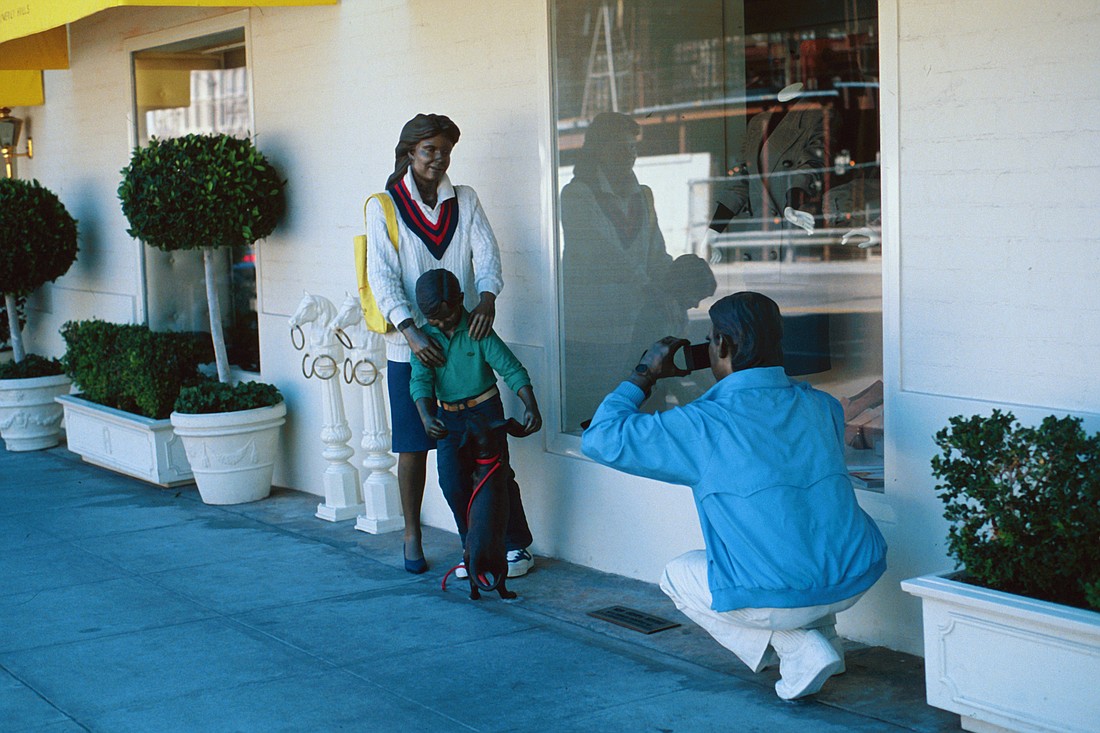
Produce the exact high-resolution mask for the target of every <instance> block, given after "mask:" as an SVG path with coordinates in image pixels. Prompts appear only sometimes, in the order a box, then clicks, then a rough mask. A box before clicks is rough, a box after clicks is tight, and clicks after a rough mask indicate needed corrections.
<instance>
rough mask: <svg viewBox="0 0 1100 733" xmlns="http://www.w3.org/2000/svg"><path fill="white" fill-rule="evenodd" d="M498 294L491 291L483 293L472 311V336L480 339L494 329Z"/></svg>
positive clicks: (475, 339)
mask: <svg viewBox="0 0 1100 733" xmlns="http://www.w3.org/2000/svg"><path fill="white" fill-rule="evenodd" d="M496 301H497V296H495V295H493V294H492V293H490V292H483V293H482V294H481V302H480V303H478V304H477V307H475V308H474V309H473V311H472V312H471V313H470V338H472V339H473V340H474V341H480V340H481V339H483V338H485V337H486V336H488V335H489V332H490V331H492V330H493V321H495V320H496V317H497V303H496Z"/></svg>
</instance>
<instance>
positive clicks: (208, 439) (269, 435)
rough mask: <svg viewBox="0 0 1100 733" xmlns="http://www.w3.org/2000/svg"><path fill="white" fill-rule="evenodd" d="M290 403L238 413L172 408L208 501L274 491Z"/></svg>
mask: <svg viewBox="0 0 1100 733" xmlns="http://www.w3.org/2000/svg"><path fill="white" fill-rule="evenodd" d="M285 417H286V403H285V402H280V403H279V404H277V405H273V406H271V407H260V408H257V409H255V410H241V411H239V412H217V413H212V414H209V415H189V414H183V413H179V412H173V413H172V416H171V420H172V427H174V428H175V430H176V435H178V436H179V437H180V438H181V439H182V440H183V445H184V448H185V449H186V450H187V458H188V460H190V462H191V469H192V470H193V471H194V473H195V483H196V484H198V487H199V495H200V496H201V497H202V500H203V501H204V502H206V503H207V504H243V503H245V502H249V501H257V500H258V499H263V498H264V497H266V496H267V495H268V494H270V493H271V474H272V473H273V472H274V470H275V457H276V455H277V451H278V447H279V428H280V427H281V426H282V425H283V423H284V422H286V420H285Z"/></svg>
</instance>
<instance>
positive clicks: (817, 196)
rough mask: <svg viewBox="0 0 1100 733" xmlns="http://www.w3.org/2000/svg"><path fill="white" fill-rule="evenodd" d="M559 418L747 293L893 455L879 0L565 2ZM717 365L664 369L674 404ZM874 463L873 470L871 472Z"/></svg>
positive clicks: (698, 332) (664, 397)
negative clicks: (888, 443) (778, 316)
mask: <svg viewBox="0 0 1100 733" xmlns="http://www.w3.org/2000/svg"><path fill="white" fill-rule="evenodd" d="M551 13H552V18H551V26H552V41H551V45H552V54H553V70H554V84H553V94H554V111H555V117H556V132H557V134H556V146H557V148H556V149H557V156H558V171H557V175H558V184H559V185H558V192H559V195H558V215H559V223H560V227H559V232H558V233H559V249H558V251H559V255H560V266H559V273H560V278H559V295H560V316H561V318H560V322H561V324H562V328H561V335H562V343H561V351H560V353H561V375H562V382H561V404H562V409H561V423H562V424H561V426H560V428H561V430H562V432H565V433H574V434H576V433H579V432H580V430H581V424H582V422H583V421H585V420H586V419H587V418H589V417H591V415H592V413H593V412H594V411H595V408H596V406H597V405H598V404H599V401H600V399H601V398H602V397H603V396H604V395H605V394H606V393H607V392H608V391H610V390H611V389H613V388H614V386H615V385H616V384H618V383H619V381H621V380H622V379H623V378H624V376H625V375H627V374H628V373H629V370H630V369H631V368H632V367H633V366H634V364H635V363H636V362H637V360H638V357H639V356H640V355H641V353H642V352H643V351H644V350H645V348H646V347H647V346H648V345H650V344H651V343H652V342H653V341H655V340H656V339H658V338H660V337H662V336H665V335H675V336H681V337H684V338H687V339H689V340H690V341H692V342H693V343H697V342H701V341H703V340H704V339H705V337H706V335H707V332H708V329H709V318H708V316H707V309H708V308H709V306H710V304H711V303H713V302H714V301H715V300H716V299H718V298H720V297H722V296H724V295H727V294H729V293H733V292H737V291H740V290H755V291H759V292H762V293H764V294H766V295H768V296H770V297H771V298H773V299H774V300H775V301H776V302H778V303H779V305H780V308H781V309H782V311H783V313H784V316H785V322H784V353H785V357H786V364H785V366H786V368H787V371H788V373H790V374H791V375H792V376H795V377H796V378H799V379H805V380H808V381H810V382H812V383H813V384H815V385H816V386H818V387H820V388H822V389H825V390H827V391H829V392H830V393H832V394H833V395H835V396H836V397H837V398H839V399H840V400H841V402H842V404H843V405H844V407H845V418H846V423H847V431H846V436H845V440H846V443H847V445H848V459H849V464H850V465H851V466H853V467H856V468H858V469H859V470H861V471H863V472H864V473H862V474H861V475H863V476H864V477H865V478H867V480H868V483H869V484H870V485H871V486H872V487H873V485H874V484H875V483H876V482H877V481H876V479H877V476H876V471H875V469H876V466H879V467H880V466H881V463H882V457H881V456H882V443H883V438H882V425H883V423H882V265H881V240H880V235H879V232H880V213H879V207H880V203H879V201H880V194H879V191H880V171H879V126H878V121H879V88H878V32H877V30H878V29H877V25H878V24H877V5H876V3H875V2H874V1H873V0H819V1H817V2H812V3H808V2H795V1H793V0H712V1H706V0H698V1H697V2H691V3H669V2H664V1H663V0H619V1H618V2H605V1H602V0H554V1H553V2H552V4H551ZM712 384H713V378H712V377H711V375H710V372H709V370H705V369H704V370H699V371H696V372H693V373H692V374H691V376H689V377H686V378H683V379H680V380H665V381H664V382H662V383H661V384H659V385H658V389H656V390H655V392H654V395H653V397H651V398H650V400H649V401H648V402H647V403H646V409H649V410H662V409H667V408H669V407H671V406H674V405H677V404H683V403H684V402H686V401H689V400H692V399H694V398H695V397H697V396H699V395H700V394H702V393H703V391H705V390H706V389H707V388H709V387H710V386H711V385H712ZM878 475H881V474H880V472H879V474H878Z"/></svg>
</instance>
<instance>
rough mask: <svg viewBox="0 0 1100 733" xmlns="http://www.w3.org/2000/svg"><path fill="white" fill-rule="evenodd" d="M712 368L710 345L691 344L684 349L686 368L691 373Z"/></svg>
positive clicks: (704, 343) (705, 343)
mask: <svg viewBox="0 0 1100 733" xmlns="http://www.w3.org/2000/svg"><path fill="white" fill-rule="evenodd" d="M708 367H710V344H709V343H708V342H706V341H704V342H703V343H701V344H691V345H689V346H685V347H684V368H685V369H687V370H688V371H689V372H694V371H697V370H699V369H706V368H708Z"/></svg>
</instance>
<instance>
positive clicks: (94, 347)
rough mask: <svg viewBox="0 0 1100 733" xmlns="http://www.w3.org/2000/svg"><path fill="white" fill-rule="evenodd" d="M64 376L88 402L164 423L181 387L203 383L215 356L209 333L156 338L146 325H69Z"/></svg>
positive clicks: (63, 331) (95, 322)
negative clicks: (202, 368)
mask: <svg viewBox="0 0 1100 733" xmlns="http://www.w3.org/2000/svg"><path fill="white" fill-rule="evenodd" d="M61 336H62V337H63V338H64V339H65V347H66V348H65V358H64V365H65V371H66V372H67V373H68V375H69V376H70V377H71V378H72V380H73V382H75V383H76V385H77V386H78V388H79V389H80V390H81V391H82V393H83V396H84V398H85V399H87V400H90V401H92V402H96V403H98V404H102V405H107V406H108V407H114V408H117V409H119V410H125V411H126V412H133V413H136V414H138V415H144V416H145V417H151V418H156V419H161V418H166V417H168V415H170V414H171V412H172V405H173V404H174V403H175V401H176V397H178V396H179V392H180V388H181V387H183V386H185V385H190V384H195V383H196V382H198V381H199V380H201V379H202V376H201V375H200V374H199V372H198V366H199V364H203V363H206V362H209V361H210V360H211V359H212V358H213V357H212V355H211V353H210V352H211V347H210V340H209V335H208V334H206V333H202V332H198V333H155V332H153V331H150V330H149V328H148V327H147V326H141V325H129V324H120V323H107V322H106V321H99V320H90V321H69V322H68V323H66V324H65V325H64V326H63V327H62V328H61Z"/></svg>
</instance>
